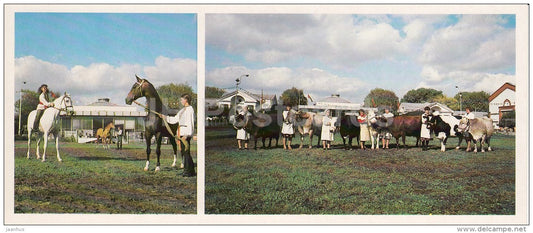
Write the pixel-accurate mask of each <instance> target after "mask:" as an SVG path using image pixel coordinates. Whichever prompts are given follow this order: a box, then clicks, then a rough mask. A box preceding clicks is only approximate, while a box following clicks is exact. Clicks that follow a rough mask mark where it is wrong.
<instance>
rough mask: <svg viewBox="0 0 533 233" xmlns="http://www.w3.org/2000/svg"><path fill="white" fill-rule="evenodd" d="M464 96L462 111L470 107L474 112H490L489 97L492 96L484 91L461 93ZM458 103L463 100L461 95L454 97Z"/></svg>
mask: <svg viewBox="0 0 533 233" xmlns="http://www.w3.org/2000/svg"><path fill="white" fill-rule="evenodd" d="M461 94H462V110H463V111H464V110H465V108H466V107H470V109H472V111H477V112H488V111H489V96H490V94H489V93H487V92H484V91H477V92H461ZM454 98H455V99H457V100H458V101H459V100H460V99H461V98H460V96H459V93H458V94H456V95H455V96H454Z"/></svg>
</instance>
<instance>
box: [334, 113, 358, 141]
mask: <svg viewBox="0 0 533 233" xmlns="http://www.w3.org/2000/svg"><path fill="white" fill-rule="evenodd" d="M339 133H340V134H341V137H342V144H343V146H344V149H345V150H352V149H353V148H352V140H353V138H355V137H357V141H358V142H359V135H360V134H361V127H360V126H359V122H358V121H357V116H355V115H343V116H342V117H341V118H340V129H339ZM347 139H348V144H346V140H347ZM360 145H361V143H360V142H359V146H360Z"/></svg>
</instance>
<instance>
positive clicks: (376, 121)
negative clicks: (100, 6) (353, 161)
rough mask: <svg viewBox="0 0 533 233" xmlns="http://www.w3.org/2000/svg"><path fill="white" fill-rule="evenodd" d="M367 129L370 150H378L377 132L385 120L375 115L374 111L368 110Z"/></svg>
mask: <svg viewBox="0 0 533 233" xmlns="http://www.w3.org/2000/svg"><path fill="white" fill-rule="evenodd" d="M368 123H369V124H368V131H369V132H370V143H371V145H372V146H371V148H372V150H374V149H376V150H379V136H380V135H379V133H380V131H381V128H382V127H384V126H385V124H386V123H387V120H386V119H385V121H384V118H381V117H377V116H376V114H375V113H374V111H372V110H370V111H369V112H368Z"/></svg>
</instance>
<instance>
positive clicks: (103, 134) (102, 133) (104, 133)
mask: <svg viewBox="0 0 533 233" xmlns="http://www.w3.org/2000/svg"><path fill="white" fill-rule="evenodd" d="M114 128H115V125H114V124H113V122H110V123H109V124H107V126H106V127H105V128H103V129H102V128H99V129H98V130H96V143H98V140H99V139H100V138H101V139H102V146H103V147H104V149H109V145H108V144H109V143H110V141H111V137H109V136H111V132H110V131H111V129H114ZM108 140H109V142H108Z"/></svg>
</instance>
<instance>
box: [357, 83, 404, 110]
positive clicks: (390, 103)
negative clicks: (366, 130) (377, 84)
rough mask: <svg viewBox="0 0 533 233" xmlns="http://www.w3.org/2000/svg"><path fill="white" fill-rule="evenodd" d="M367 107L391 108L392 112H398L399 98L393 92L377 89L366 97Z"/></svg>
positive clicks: (365, 103)
mask: <svg viewBox="0 0 533 233" xmlns="http://www.w3.org/2000/svg"><path fill="white" fill-rule="evenodd" d="M364 105H365V106H366V107H389V108H391V110H392V111H397V110H398V96H396V94H395V93H394V92H393V91H390V90H385V89H381V88H375V89H372V90H371V91H370V93H368V95H367V96H366V97H365V102H364Z"/></svg>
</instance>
